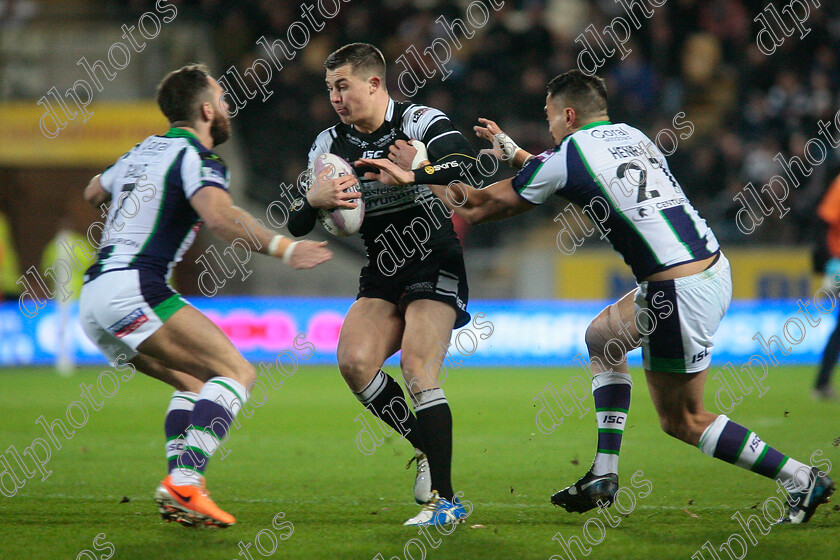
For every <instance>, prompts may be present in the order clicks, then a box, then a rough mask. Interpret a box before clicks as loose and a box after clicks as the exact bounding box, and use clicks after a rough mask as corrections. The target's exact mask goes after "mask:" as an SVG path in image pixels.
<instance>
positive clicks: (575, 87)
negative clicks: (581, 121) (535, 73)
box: [548, 70, 607, 117]
mask: <svg viewBox="0 0 840 560" xmlns="http://www.w3.org/2000/svg"><path fill="white" fill-rule="evenodd" d="M548 95H550V96H551V99H552V100H553V101H559V100H560V99H561V98H562V102H563V104H564V105H566V106H567V107H571V108H572V109H574V110H575V112H577V113H578V114H579V115H580V116H581V117H589V116H595V115H599V114H601V113H606V112H607V86H606V85H605V84H604V80H602V79H601V78H599V77H598V76H595V75H592V76H587V75H586V74H584V73H583V72H581V71H580V70H569V71H568V72H565V73H563V74H560V75H559V76H557V77H556V78H554V79H553V80H551V81H550V82H548Z"/></svg>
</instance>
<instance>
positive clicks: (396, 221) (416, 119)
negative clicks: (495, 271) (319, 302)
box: [309, 99, 475, 262]
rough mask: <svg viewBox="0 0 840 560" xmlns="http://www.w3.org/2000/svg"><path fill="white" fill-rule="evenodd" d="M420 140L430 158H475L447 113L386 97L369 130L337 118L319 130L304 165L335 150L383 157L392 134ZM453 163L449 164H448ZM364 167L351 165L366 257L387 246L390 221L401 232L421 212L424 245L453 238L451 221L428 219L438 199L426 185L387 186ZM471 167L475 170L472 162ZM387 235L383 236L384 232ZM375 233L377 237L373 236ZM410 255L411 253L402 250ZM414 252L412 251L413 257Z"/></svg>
mask: <svg viewBox="0 0 840 560" xmlns="http://www.w3.org/2000/svg"><path fill="white" fill-rule="evenodd" d="M410 139H416V140H420V141H421V142H423V143H424V144H425V145H426V149H427V151H428V154H429V159H430V160H431V161H433V162H435V161H437V160H439V159H440V158H443V157H445V156H451V155H456V154H457V155H464V156H466V157H467V158H474V157H475V151H474V150H473V149H472V147H471V146H470V144H469V142H467V140H466V138H464V136H463V135H462V134H461V133H460V132H459V131H458V130H457V129H456V128H455V127H454V126H453V125H452V123H451V122H450V120H449V118H448V117H447V116H446V115H445V114H444V113H443V112H441V111H439V110H438V109H433V108H431V107H425V106H423V105H416V104H413V103H407V102H399V101H394V100H393V99H390V100H389V102H388V109H387V111H386V113H385V122H384V123H382V126H380V127H379V128H378V129H377V130H375V131H374V132H372V133H370V134H366V133H363V132H359V131H358V130H356V129H355V128H354V127H353V126H351V125H346V124H344V123H339V124H337V125H335V126H332V127H330V128H328V129H326V130H324V131H323V132H321V133H320V134H319V135H318V137H317V138H316V139H315V143H314V144H313V145H312V148H311V149H310V151H309V165H310V166H311V165H312V162H313V161H314V160H315V158H316V157H317V156H318V155H319V154H322V153H327V152H329V153H333V154H336V155H338V156H340V157H342V158H344V159H345V160H347V161H348V162H350V163H352V162H354V161H356V160H358V159H359V158H385V157H388V153H389V152H388V148H389V147H390V146H391V145H392V144H394V143H395V142H396V141H397V140H410ZM453 165H454V164H453ZM365 171H374V169H372V168H367V169H366V168H356V174H357V175H358V176H359V182H360V184H361V190H362V197H363V198H364V201H365V219H364V221H363V223H362V227H361V230H360V234H361V236H362V239H363V240H364V242H365V247H366V249H367V253H368V257H369V258H370V260H371V262H376V261H375V254H376V253H378V252H379V251H382V250H385V249H387V247H386V245H385V242H387V243H394V242H393V241H391V240H390V238H387V239H386V238H383V237H382V235H383V232H384V231H385V229H386V228H387V227H388V226H389V225H393V226H394V229H395V230H396V231H398V232H402V231H403V229H404V228H405V227H408V226H409V224H411V223H412V220H414V219H415V218H418V217H420V218H421V219H423V220H425V221H426V223H429V224H431V226H432V227H431V232H430V239H429V240H428V241H427V242H426V245H427V246H428V247H429V248H434V247H439V246H442V245H448V244H451V243H453V242H454V243H457V242H458V240H457V236H456V235H455V231H454V229H453V228H452V222H451V221H450V220H449V219H447V218H445V217H442V216H438V214H442V212H441V211H440V210H435V216H434V217H433V218H431V219H429V215H428V212H430V211H431V209H432V208H437V207H439V206H440V204H439V203H438V202H437V200H436V199H435V196H434V195H433V194H432V192H431V190H429V187H428V186H426V185H422V184H419V185H418V184H414V185H402V186H389V185H385V184H383V183H381V182H379V181H372V180H369V179H365V178H364V173H365ZM471 172H472V173H475V167H473V170H472V171H471ZM386 237H387V236H386ZM376 239H379V240H380V241H379V242H377V241H376ZM406 256H410V255H406ZM416 257H417V253H416V252H415V254H414V257H413V258H416Z"/></svg>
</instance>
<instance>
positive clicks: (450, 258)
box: [289, 43, 475, 525]
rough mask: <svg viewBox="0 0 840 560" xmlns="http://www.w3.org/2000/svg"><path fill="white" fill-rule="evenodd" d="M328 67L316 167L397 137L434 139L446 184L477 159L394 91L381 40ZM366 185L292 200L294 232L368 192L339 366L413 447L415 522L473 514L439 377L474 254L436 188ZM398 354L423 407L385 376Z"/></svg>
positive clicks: (341, 54) (342, 53) (313, 191)
mask: <svg viewBox="0 0 840 560" xmlns="http://www.w3.org/2000/svg"><path fill="white" fill-rule="evenodd" d="M324 66H325V67H326V86H327V91H328V92H329V98H330V103H331V104H332V106H333V109H334V110H335V112H336V113H337V114H338V117H339V118H340V119H341V122H340V123H338V124H336V125H335V126H332V127H330V128H328V129H326V130H324V131H323V132H321V133H320V134H319V135H318V137H317V138H316V139H315V143H314V144H313V145H312V149H311V151H310V152H309V163H310V166H311V165H312V162H313V161H314V160H315V158H316V157H318V155H319V154H323V153H327V152H329V153H333V154H336V155H338V156H340V157H342V158H344V159H345V160H347V161H349V162H353V161H355V160H357V159H359V158H362V157H366V156H367V157H385V156H387V155H388V154H389V153H390V152H391V151H393V150H394V149H395V148H394V145H395V143H396V142H398V141H402V142H404V141H406V140H409V139H411V138H414V139H416V140H419V141H421V142H423V143H424V144H425V147H426V149H427V150H428V157H429V158H430V159H431V160H432V161H434V165H433V166H432V171H433V172H434V173H435V176H438V177H441V179H439V180H441V181H444V182H447V183H448V182H449V181H451V180H453V179H456V178H458V177H459V176H460V172H461V171H462V169H463V168H464V166H466V165H468V164H470V163H474V162H475V152H474V150H473V149H472V147H471V146H470V144H469V142H468V141H467V139H466V138H465V137H464V136H463V135H462V134H461V133H460V132H458V131H457V130H456V129H455V128H454V127H453V126H452V123H451V122H450V121H449V119H448V118H447V117H446V115H444V114H443V113H442V112H441V111H438V110H437V109H433V108H431V107H425V106H423V105H416V104H413V103H405V102H397V101H394V100H393V99H392V98H391V96H390V95H389V94H388V90H387V89H386V86H385V59H384V57H383V56H382V53H381V52H380V51H379V49H377V48H376V47H374V46H373V45H369V44H366V43H353V44H349V45H345V46H343V47H341V48H340V49H338V50H336V51H335V52H333V53H332V54H330V55H329V57H327V59H326V61H325V62H324ZM371 169H375V168H371ZM360 182H361V192H360V193H359V192H344V191H345V190H346V189H347V188H348V187H350V186H352V185H354V184H355V183H356V179H355V177H353V176H344V177H339V178H332V179H329V180H325V181H316V182H315V184H314V185H313V186H311V187H310V188H309V190H308V192H307V194H306V196H305V197H302V198H299V199H297V200H295V202H294V204H293V205H292V211H291V212H290V218H289V231H290V232H291V233H292V234H293V235H296V236H297V235H305V234H307V233H309V232H310V231H311V230H312V228H313V227H314V225H315V222H316V215H317V209H319V208H321V209H328V210H329V209H334V208H341V207H344V208H352V207H355V205H356V202H354V199H356V198H359V197H363V199H364V203H365V218H364V222H363V223H362V226H361V230H360V233H361V236H362V239H363V240H364V243H365V249H366V251H367V257H368V262H367V264H366V265H365V266H364V268H362V271H361V275H360V277H359V292H358V295H357V299H356V301H355V302H354V303H353V305H352V307H351V308H350V310H349V311H348V313H347V316H346V317H345V319H344V324H343V325H342V327H341V333H340V334H339V340H338V367H339V370H340V372H341V375H342V376H343V378H344V380H345V381H346V382H347V385H348V386H349V387H350V390H351V391H353V393H354V394H355V396H356V398H357V399H359V401H360V402H361V403H362V405H363V406H365V407H366V408H367V409H368V410H370V411H371V412H372V413H373V414H374V415H376V416H377V417H378V418H379V419H380V420H382V421H384V422H386V423H387V424H388V425H389V426H391V427H392V428H393V429H394V430H396V431H397V432H398V433H400V434H402V435H403V436H404V437H405V438H406V439H407V440H408V441H409V442H410V443H411V444H412V445H413V446H414V450H415V451H414V457H415V459H416V460H417V473H416V476H415V485H414V499H415V500H416V501H417V502H418V503H420V504H423V508H422V509H421V511H420V513H419V514H418V515H416V516H415V517H412V518H411V519H409V520H408V521H406V522H405V524H406V525H429V524H433V525H441V524H448V523H452V522H457V521H459V520H461V519H463V518H464V517H466V515H468V512H467V511H466V510H465V508H464V506H463V505H462V504H461V501H460V500H459V499H458V498H457V497H455V492H454V490H453V488H452V481H451V464H452V413H451V411H450V408H449V403H448V401H447V399H446V396H445V395H444V392H443V389H441V387H440V384H439V382H438V375H439V371H440V364H441V363H442V361H443V356H444V353H445V351H446V349H447V348H448V346H449V341H450V338H451V336H452V329H453V328H458V327H461V326H463V325H464V324H466V323H467V322H468V320H469V318H470V316H469V314H468V313H467V300H468V294H469V292H468V287H467V277H466V271H465V269H464V257H463V251H462V249H461V244H460V241H459V240H458V237H457V236H456V235H455V231H454V229H453V227H452V222H451V221H450V220H449V215H448V214H447V212H446V209H445V208H444V207H443V205H442V204H441V203H440V202H439V201H438V200H437V199H436V198H435V197H434V195H432V193H431V192H430V191H429V189H428V187H426V186H425V185H414V186H412V187H410V188H404V187H393V186H388V185H385V184H383V183H380V182H379V181H374V180H365V179H361V180H360ZM315 187H317V188H315ZM420 240H422V243H421V242H419V241H420ZM398 350H402V356H401V359H400V367H401V368H402V374H403V379H404V380H405V384H406V387H407V388H408V389H409V393H410V395H411V401H412V404H413V409H414V413H413V414H412V412H411V409H410V408H409V407H408V406H407V403H406V400H405V396H404V393H403V390H402V388H401V387H400V385H399V384H398V383H397V381H396V380H395V379H394V378H393V377H391V376H390V375H388V374H387V373H385V372H384V371H382V364H383V362H384V361H385V360H386V359H387V358H388V357H389V356H391V355H393V354H394V353H396V352H397V351H398ZM427 458H428V462H427Z"/></svg>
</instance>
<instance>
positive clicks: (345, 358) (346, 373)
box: [338, 347, 379, 387]
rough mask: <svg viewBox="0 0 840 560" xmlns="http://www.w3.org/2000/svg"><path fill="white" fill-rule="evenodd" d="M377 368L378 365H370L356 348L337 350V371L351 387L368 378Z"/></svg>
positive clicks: (361, 351)
mask: <svg viewBox="0 0 840 560" xmlns="http://www.w3.org/2000/svg"><path fill="white" fill-rule="evenodd" d="M378 367H379V364H374V363H372V362H371V361H370V359H369V358H368V357H367V356H366V355H365V352H364V351H363V350H361V349H360V348H358V347H351V348H341V349H339V352H338V370H339V371H340V372H341V376H342V377H343V378H344V380H345V381H346V382H347V384H348V385H350V386H351V387H354V386H356V385H357V384H358V383H359V382H360V380H362V379H365V378H368V377H370V374H371V372H374V373H375V372H376V370H377V369H378Z"/></svg>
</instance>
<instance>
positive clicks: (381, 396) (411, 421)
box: [353, 369, 423, 451]
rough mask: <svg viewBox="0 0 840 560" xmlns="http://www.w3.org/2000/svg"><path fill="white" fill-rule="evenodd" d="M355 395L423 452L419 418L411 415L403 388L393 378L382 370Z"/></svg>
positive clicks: (366, 406) (375, 414)
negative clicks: (418, 425)
mask: <svg viewBox="0 0 840 560" xmlns="http://www.w3.org/2000/svg"><path fill="white" fill-rule="evenodd" d="M353 394H354V395H356V398H357V399H359V402H361V403H362V404H363V405H365V408H367V409H368V410H370V411H371V413H372V414H373V415H374V416H376V417H377V418H379V419H380V420H382V421H383V422H385V423H386V424H388V425H389V426H391V427H392V428H393V429H394V430H396V431H397V432H398V433H399V434H401V435H402V436H403V437H404V438H405V439H407V440H408V441H409V442H410V443H411V445H413V446H414V447H416V448H417V449H420V450H421V451H422V450H423V439H422V436H421V435H420V430H419V429H418V427H417V418H415V417H414V415H413V414H412V413H411V408H410V407H409V406H408V403H407V402H406V400H405V394H404V393H403V390H402V387H400V384H399V383H397V382H396V380H395V379H394V378H393V377H391V376H390V375H388V374H387V373H385V372H384V371H382V370H381V369H380V370H379V371H378V372H377V373H376V375H375V376H374V377H373V379H372V380H371V381H370V383H368V386H367V387H365V388H364V389H362V390H361V391H359V392H358V393H355V392H354V393H353Z"/></svg>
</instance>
